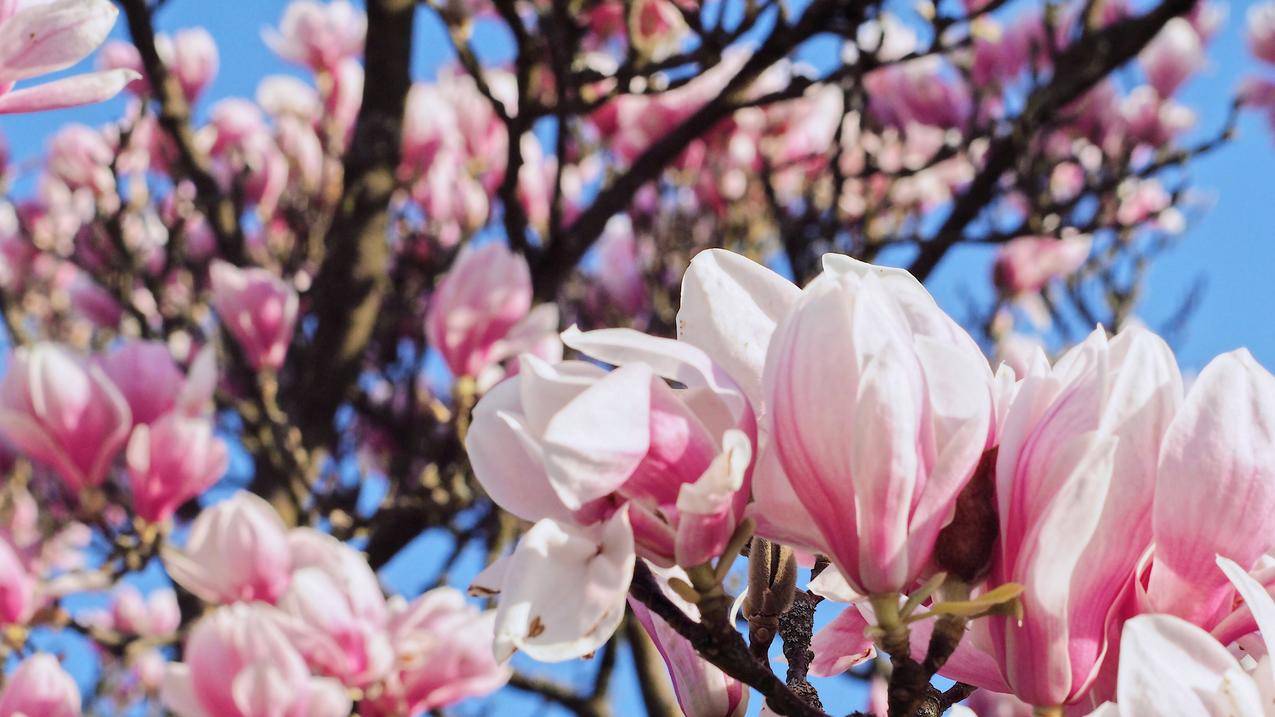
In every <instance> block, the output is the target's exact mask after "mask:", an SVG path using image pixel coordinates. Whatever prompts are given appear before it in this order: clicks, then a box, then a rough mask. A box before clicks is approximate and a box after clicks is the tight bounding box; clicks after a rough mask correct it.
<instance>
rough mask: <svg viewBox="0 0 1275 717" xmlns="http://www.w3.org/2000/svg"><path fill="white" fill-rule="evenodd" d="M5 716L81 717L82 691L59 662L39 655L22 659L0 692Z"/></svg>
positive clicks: (44, 654)
mask: <svg viewBox="0 0 1275 717" xmlns="http://www.w3.org/2000/svg"><path fill="white" fill-rule="evenodd" d="M0 715H3V717H25V716H27V715H41V717H79V715H80V688H79V687H77V686H76V684H75V680H73V679H72V678H71V676H70V675H68V674H67V672H66V670H64V669H62V665H61V664H60V663H58V659H57V658H56V657H54V656H53V655H50V654H47V653H43V652H41V653H37V654H35V655H32V656H31V657H28V658H27V659H25V660H23V661H22V662H21V664H19V665H18V667H17V669H15V670H14V671H13V673H12V674H11V675H9V677H8V678H7V679H6V680H5V683H4V691H3V692H0Z"/></svg>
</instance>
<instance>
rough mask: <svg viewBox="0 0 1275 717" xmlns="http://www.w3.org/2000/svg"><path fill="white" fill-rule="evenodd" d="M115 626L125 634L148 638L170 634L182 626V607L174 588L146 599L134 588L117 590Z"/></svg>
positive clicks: (128, 587)
mask: <svg viewBox="0 0 1275 717" xmlns="http://www.w3.org/2000/svg"><path fill="white" fill-rule="evenodd" d="M111 618H112V624H113V627H114V628H115V629H116V630H119V631H120V632H123V633H128V634H133V635H141V636H144V637H159V636H164V635H169V634H171V633H173V632H175V631H176V630H177V628H179V627H181V619H182V617H181V608H180V607H179V606H178V605H177V593H176V592H174V591H173V590H172V589H171V588H159V589H156V590H152V591H151V592H150V593H149V594H148V595H147V596H146V597H142V594H141V593H140V592H138V590H137V588H135V587H133V586H132V585H124V586H123V587H120V588H117V589H116V591H115V602H114V603H112V604H111Z"/></svg>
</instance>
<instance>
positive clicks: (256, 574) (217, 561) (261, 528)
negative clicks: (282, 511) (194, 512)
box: [164, 491, 292, 603]
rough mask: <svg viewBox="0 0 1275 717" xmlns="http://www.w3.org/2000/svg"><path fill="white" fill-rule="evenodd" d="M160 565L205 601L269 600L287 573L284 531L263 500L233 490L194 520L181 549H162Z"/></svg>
mask: <svg viewBox="0 0 1275 717" xmlns="http://www.w3.org/2000/svg"><path fill="white" fill-rule="evenodd" d="M164 567H165V568H166V569H167V570H168V574H169V576H170V577H172V579H173V580H174V581H176V582H177V583H178V584H179V585H181V586H182V587H184V588H186V589H187V590H189V591H190V592H192V593H194V594H195V595H196V596H198V597H199V598H200V599H202V600H204V601H206V602H211V603H231V602H236V601H241V600H244V601H250V600H261V601H264V602H269V603H273V602H274V601H275V600H277V599H278V598H279V596H280V595H282V594H283V592H284V590H286V589H287V587H288V580H289V577H290V574H291V567H292V559H291V555H290V553H289V550H288V535H287V530H286V528H285V527H284V524H283V520H282V519H281V518H279V514H278V513H276V512H275V511H274V508H272V507H270V504H269V503H267V502H266V501H265V500H263V499H261V498H259V497H257V496H256V495H254V494H252V493H248V492H246V491H239V492H238V493H235V494H234V495H233V496H231V497H230V498H228V499H227V500H224V501H222V502H220V503H217V504H216V505H214V506H212V507H209V508H206V509H204V511H203V512H202V513H200V514H199V516H198V517H196V518H195V520H194V522H193V523H192V524H191V527H190V535H189V536H188V537H187V538H186V547H185V548H184V549H181V550H178V549H176V548H166V549H165V551H164Z"/></svg>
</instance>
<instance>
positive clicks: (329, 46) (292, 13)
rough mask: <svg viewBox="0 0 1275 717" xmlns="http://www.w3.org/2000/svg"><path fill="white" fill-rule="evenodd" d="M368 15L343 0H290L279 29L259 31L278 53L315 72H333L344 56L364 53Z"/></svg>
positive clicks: (350, 57) (346, 57)
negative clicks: (321, 0) (325, 1)
mask: <svg viewBox="0 0 1275 717" xmlns="http://www.w3.org/2000/svg"><path fill="white" fill-rule="evenodd" d="M366 34H367V16H366V15H364V14H363V12H362V11H361V10H359V9H358V8H356V7H354V5H353V4H351V3H349V2H346V0H332V2H327V3H323V2H317V0H292V2H291V3H289V5H288V8H287V9H286V10H284V12H283V19H282V20H281V21H280V23H279V29H278V30H274V29H267V30H266V31H265V32H264V33H262V36H263V38H264V39H265V41H266V44H267V45H269V46H270V49H272V50H274V51H275V53H276V54H277V55H279V56H280V57H282V58H283V59H285V60H288V61H290V62H295V63H297V64H298V65H302V66H305V67H309V68H310V69H311V70H313V71H314V72H316V73H319V72H328V73H335V72H336V71H337V69H338V65H340V64H341V62H342V61H343V60H347V59H352V58H357V57H359V56H360V55H362V54H363V39H364V36H365V35H366Z"/></svg>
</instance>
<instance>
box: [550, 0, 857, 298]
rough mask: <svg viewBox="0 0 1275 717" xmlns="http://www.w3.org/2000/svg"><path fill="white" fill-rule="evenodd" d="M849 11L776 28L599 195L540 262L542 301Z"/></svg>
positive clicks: (812, 12) (828, 4)
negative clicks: (691, 151)
mask: <svg viewBox="0 0 1275 717" xmlns="http://www.w3.org/2000/svg"><path fill="white" fill-rule="evenodd" d="M866 6H867V3H860V2H854V3H851V5H850V11H852V12H855V13H858V14H862V12H863V11H864V10H865V9H866ZM844 7H845V4H844V3H842V2H838V0H814V2H812V3H811V4H810V5H809V6H808V7H807V8H806V10H805V12H804V13H802V16H801V18H800V19H799V20H798V21H797V22H796V23H795V24H793V25H791V26H785V25H779V26H778V27H776V29H775V30H774V31H773V32H772V33H771V34H770V35H769V36H768V37H767V38H766V40H765V42H763V43H762V45H761V47H759V48H757V51H756V52H754V53H753V54H752V55H751V56H750V57H749V58H748V60H747V61H746V62H745V63H744V66H743V67H741V68H740V70H739V71H738V72H737V73H735V75H734V77H732V78H731V79H730V81H729V82H727V83H726V86H725V87H724V88H723V89H722V91H721V92H720V93H719V94H718V95H717V97H716V98H714V99H713V100H711V101H710V102H708V103H707V104H705V105H704V106H702V107H700V108H699V109H698V110H697V111H696V112H695V113H693V114H692V115H691V116H690V117H689V118H687V119H686V120H685V121H684V122H682V123H681V124H679V125H678V126H677V127H675V128H673V130H672V131H670V132H669V133H668V134H666V135H664V136H663V137H661V138H660V139H659V140H658V141H656V142H655V143H654V144H652V145H651V146H650V147H648V148H647V149H646V151H645V152H643V153H642V154H641V156H639V157H638V158H637V159H636V160H634V162H633V164H632V165H631V166H630V167H629V169H628V171H626V172H624V173H623V174H621V175H620V176H619V177H617V178H616V179H615V180H614V181H613V182H612V183H611V184H610V185H608V186H607V187H606V188H605V189H603V190H602V191H601V192H599V193H598V196H597V198H596V199H594V201H593V203H592V204H591V205H589V207H588V209H585V210H584V211H583V212H582V213H581V214H580V216H579V217H577V218H576V220H575V221H574V222H573V223H572V224H571V226H569V227H568V228H567V229H566V230H565V231H564V232H563V234H562V236H561V237H559V238H558V240H557V241H555V242H554V243H553V244H551V245H549V246H548V247H547V248H546V249H545V251H544V252H543V253H542V254H541V255H540V257H539V258H538V260H537V261H536V262H535V264H534V272H533V283H534V285H535V292H536V297H537V298H538V299H540V300H542V301H548V300H551V299H553V298H554V296H555V295H556V294H557V292H558V287H559V286H560V285H561V283H562V281H563V280H564V279H565V278H566V277H567V276H569V275H570V274H571V272H572V271H573V270H574V269H575V266H576V264H577V263H579V261H580V259H581V257H583V256H584V254H585V252H587V251H588V250H589V247H590V246H591V245H592V244H593V241H594V240H595V239H597V238H598V237H599V236H600V235H601V234H602V231H603V229H605V228H606V224H607V222H608V221H609V220H610V219H611V217H613V216H615V215H616V214H617V213H619V212H621V211H623V210H624V208H625V207H627V206H628V204H629V202H630V201H632V199H633V196H634V195H635V194H636V193H637V191H638V190H639V189H641V188H642V185H644V184H646V183H647V182H649V181H651V180H652V179H655V178H656V177H658V176H659V174H660V173H661V172H662V171H663V170H664V168H665V167H667V166H668V165H669V163H671V162H672V161H673V160H675V159H676V158H677V156H678V155H679V154H681V153H682V151H683V150H685V149H686V147H687V146H688V145H689V144H690V143H691V142H693V141H694V140H695V139H697V138H698V137H700V136H701V135H703V134H704V133H705V132H708V131H709V130H710V129H712V128H713V127H715V126H716V125H717V124H718V123H719V122H721V121H722V120H724V119H726V118H727V117H729V116H730V115H731V114H732V113H733V112H734V111H735V110H736V109H737V107H736V104H735V103H736V101H737V100H738V98H739V95H740V94H741V93H743V92H744V91H745V90H747V89H748V87H749V86H750V85H751V84H752V83H753V81H754V80H756V79H757V78H758V77H759V76H760V75H761V74H762V73H763V72H765V71H766V70H767V69H768V68H769V67H770V66H771V65H773V64H775V63H776V62H778V61H779V60H781V59H783V58H784V57H786V56H787V55H788V53H789V52H791V51H792V50H793V49H794V48H796V47H797V46H798V45H800V44H801V43H803V42H805V41H806V40H807V39H809V38H811V37H813V36H815V35H817V34H819V33H820V32H823V31H825V30H826V29H827V28H828V26H829V25H830V24H831V22H832V20H833V19H834V17H835V16H836V11H837V10H838V9H844Z"/></svg>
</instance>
